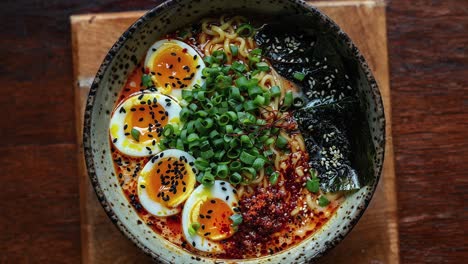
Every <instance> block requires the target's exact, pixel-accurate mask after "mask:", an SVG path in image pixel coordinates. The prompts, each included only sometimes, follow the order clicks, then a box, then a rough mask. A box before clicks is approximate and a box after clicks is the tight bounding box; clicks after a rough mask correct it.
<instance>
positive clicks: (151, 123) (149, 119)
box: [124, 103, 169, 142]
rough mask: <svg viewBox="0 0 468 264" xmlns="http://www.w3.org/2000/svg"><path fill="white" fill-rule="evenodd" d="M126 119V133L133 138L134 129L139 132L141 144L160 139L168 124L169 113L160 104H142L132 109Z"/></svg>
mask: <svg viewBox="0 0 468 264" xmlns="http://www.w3.org/2000/svg"><path fill="white" fill-rule="evenodd" d="M130 111H131V112H130V113H129V114H128V115H127V116H126V117H125V126H124V128H125V132H126V135H127V136H129V137H131V136H130V135H131V131H132V129H136V130H138V132H139V133H140V134H139V139H138V141H139V142H145V141H147V140H153V139H158V138H159V137H161V134H162V131H163V128H164V126H165V125H166V124H167V122H168V119H169V118H168V115H169V114H168V113H167V111H165V109H164V108H163V107H162V106H161V105H160V104H157V103H156V104H154V103H153V104H150V105H148V104H142V105H139V106H135V107H132V108H131V109H130Z"/></svg>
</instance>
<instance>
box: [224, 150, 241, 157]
mask: <svg viewBox="0 0 468 264" xmlns="http://www.w3.org/2000/svg"><path fill="white" fill-rule="evenodd" d="M239 154H240V151H239V149H236V148H232V149H229V150H228V152H227V156H228V158H230V159H236V158H237V157H239Z"/></svg>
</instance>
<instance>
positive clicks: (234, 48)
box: [229, 44, 239, 57]
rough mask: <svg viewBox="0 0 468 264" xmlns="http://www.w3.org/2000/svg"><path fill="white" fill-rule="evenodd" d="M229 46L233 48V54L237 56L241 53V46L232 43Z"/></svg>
mask: <svg viewBox="0 0 468 264" xmlns="http://www.w3.org/2000/svg"><path fill="white" fill-rule="evenodd" d="M229 48H230V49H231V54H232V56H234V57H236V56H237V53H239V47H237V46H236V45H232V44H231V45H230V46H229Z"/></svg>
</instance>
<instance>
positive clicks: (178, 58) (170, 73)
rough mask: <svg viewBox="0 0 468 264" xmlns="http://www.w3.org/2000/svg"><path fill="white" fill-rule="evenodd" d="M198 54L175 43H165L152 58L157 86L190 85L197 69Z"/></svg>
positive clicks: (178, 87)
mask: <svg viewBox="0 0 468 264" xmlns="http://www.w3.org/2000/svg"><path fill="white" fill-rule="evenodd" d="M197 56H198V55H193V56H192V55H190V54H189V53H188V52H187V49H185V48H182V47H180V46H179V45H177V44H174V43H164V44H163V45H162V47H161V48H160V49H158V50H157V51H155V52H154V53H153V55H152V56H151V58H150V64H149V68H150V69H149V70H150V71H151V72H152V75H153V81H155V82H156V84H157V87H165V88H171V89H181V88H185V87H188V86H189V85H190V84H191V83H192V80H193V78H194V77H195V73H196V71H197V69H198V68H199V67H200V66H199V65H197Z"/></svg>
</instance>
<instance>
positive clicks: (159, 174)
mask: <svg viewBox="0 0 468 264" xmlns="http://www.w3.org/2000/svg"><path fill="white" fill-rule="evenodd" d="M182 160H183V159H177V158H175V157H168V158H163V159H160V160H158V162H157V164H156V165H155V166H154V167H153V168H152V170H151V171H150V173H149V175H147V176H146V177H145V182H146V184H145V186H144V188H146V191H147V193H148V196H149V197H150V199H151V200H153V201H155V202H158V203H160V204H162V205H164V206H166V207H170V208H171V207H176V206H178V205H179V204H180V203H182V202H183V201H185V200H186V199H187V197H188V196H189V195H190V193H191V191H192V189H193V186H194V184H195V174H194V172H193V171H192V169H191V167H190V165H188V164H187V163H186V162H184V161H182ZM140 187H143V186H140Z"/></svg>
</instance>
